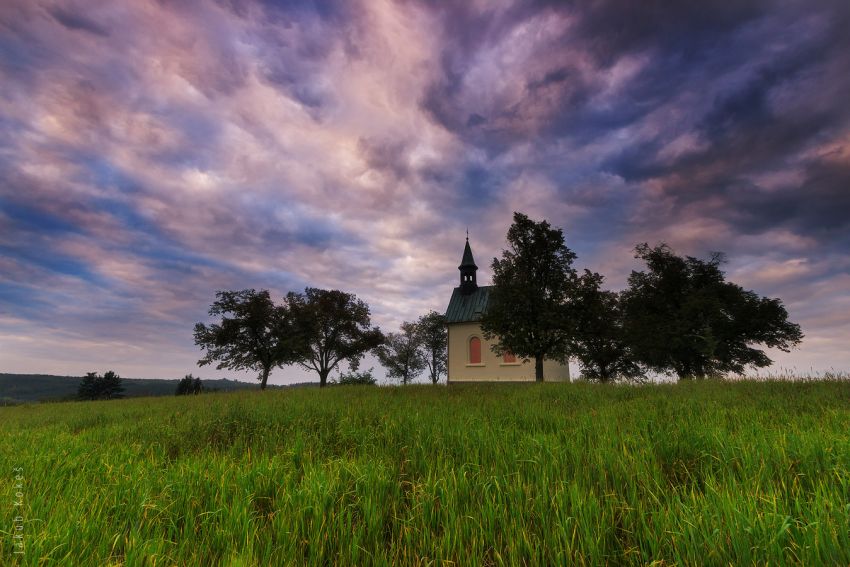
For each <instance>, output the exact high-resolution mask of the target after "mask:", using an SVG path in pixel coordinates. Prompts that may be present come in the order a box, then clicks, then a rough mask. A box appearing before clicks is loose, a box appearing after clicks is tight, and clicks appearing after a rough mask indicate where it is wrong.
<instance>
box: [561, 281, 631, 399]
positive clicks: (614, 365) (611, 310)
mask: <svg viewBox="0 0 850 567" xmlns="http://www.w3.org/2000/svg"><path fill="white" fill-rule="evenodd" d="M603 279H604V278H603V276H602V275H601V274H597V273H595V272H591V271H590V270H585V271H584V274H582V275H581V276H580V277H579V278H578V279H577V280H576V285H575V287H574V290H573V293H572V298H571V306H572V309H571V312H570V318H569V323H570V324H571V325H572V326H573V330H572V331H571V333H570V334H571V340H570V354H571V355H573V356H575V357H576V359H578V361H579V364H580V365H581V373H582V376H583V377H584V378H587V379H589V380H598V381H600V382H611V381H613V380H615V379H617V378H635V377H637V376H640V375H641V370H640V367H639V366H638V365H637V364H636V363H635V361H634V358H633V356H632V352H631V349H630V348H629V345H628V343H627V342H626V338H625V332H624V330H623V310H622V308H621V302H620V296H619V294H617V293H616V292H613V291H607V290H603V289H602V282H603Z"/></svg>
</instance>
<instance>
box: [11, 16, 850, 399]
mask: <svg viewBox="0 0 850 567" xmlns="http://www.w3.org/2000/svg"><path fill="white" fill-rule="evenodd" d="M848 29H850V3H848V2H847V1H846V0H834V1H820V0H805V1H802V0H801V1H756V0H753V1H742V2H729V1H728V0H703V1H701V2H681V1H679V0H675V1H674V0H671V1H660V0H654V1H648V2H622V1H618V0H596V1H593V2H568V1H561V2H545V1H539V2H514V1H510V0H504V1H501V0H497V1H489V0H488V1H479V0H470V1H463V2H438V1H424V0H423V1H417V0H404V1H383V0H368V1H357V0H345V1H340V2H332V1H321V0H317V1H315V2H307V1H295V0H290V1H278V2H261V1H259V0H257V1H252V0H246V1H239V0H220V1H216V2H213V1H208V2H201V1H193V0H173V1H171V0H169V1H165V0H162V1H153V0H150V1H141V0H140V1H134V0H126V1H121V2H114V1H97V0H81V1H75V0H56V1H42V0H5V1H4V2H1V3H0V101H2V102H0V372H19V373H49V374H62V375H81V374H82V373H84V372H88V371H99V372H102V371H105V370H108V369H113V370H115V371H117V372H119V374H121V375H122V376H125V377H162V378H178V377H181V376H183V375H184V374H187V373H190V372H192V373H194V374H195V375H196V376H198V375H200V376H203V377H210V378H212V377H221V376H229V377H231V378H239V379H243V380H253V379H254V375H253V373H250V372H245V373H237V372H230V371H225V372H222V371H215V370H214V369H211V368H210V367H205V368H201V369H199V368H198V367H197V365H196V363H197V360H198V359H199V358H200V357H201V353H200V351H199V350H198V348H197V347H196V346H195V345H194V344H193V340H192V328H193V325H194V324H195V323H196V322H198V321H208V320H209V319H208V316H207V310H208V309H209V305H210V303H211V302H212V301H213V300H214V298H215V292H216V291H217V290H222V289H244V288H256V289H269V290H271V291H272V293H273V295H274V296H275V297H280V296H282V295H283V294H285V293H286V292H287V291H290V290H296V291H298V290H303V289H304V288H305V287H306V286H311V287H320V288H335V289H343V290H345V291H349V292H352V293H355V294H356V295H357V296H358V297H359V298H361V299H363V300H364V301H366V302H367V303H368V304H369V305H370V307H371V311H372V318H373V322H374V323H375V324H378V325H380V326H381V328H382V329H384V330H386V331H391V330H395V329H397V327H398V325H399V324H400V323H401V322H402V321H405V320H414V319H416V318H417V317H419V316H420V315H422V314H424V313H425V312H427V311H429V310H432V309H433V310H436V311H444V310H445V308H446V306H447V303H448V299H449V297H450V295H451V290H452V288H453V287H454V286H456V285H458V280H459V276H458V271H457V266H458V264H459V263H460V258H461V254H462V251H463V244H464V238H465V235H466V230H467V229H468V230H469V239H470V243H471V245H472V249H473V252H474V254H475V258H476V261H477V263H478V265H479V268H480V269H479V272H478V276H479V284H487V283H489V279H490V275H491V270H490V264H491V262H492V259H493V257H495V256H497V255H499V254H500V251H501V250H502V249H503V248H504V246H505V233H506V231H507V229H508V227H509V225H510V223H511V217H512V214H513V212H514V211H521V212H524V213H526V214H527V215H529V216H530V217H531V218H533V219H535V220H543V219H545V220H547V221H549V222H550V223H551V224H552V225H554V226H557V227H560V228H562V229H563V231H564V234H565V237H566V242H567V245H568V246H569V247H570V248H571V249H572V250H574V251H575V252H576V253H577V254H578V260H577V262H576V266H577V267H578V268H582V269H583V268H590V269H593V270H594V271H598V272H600V273H602V274H604V275H605V276H606V285H607V286H608V287H609V288H610V289H622V288H623V287H625V285H626V280H627V277H628V274H629V273H630V271H631V270H634V269H640V267H641V265H640V264H639V263H638V261H637V260H635V259H634V257H633V249H634V246H635V245H636V244H638V243H641V242H648V243H650V244H655V243H659V242H662V241H663V242H666V243H668V244H669V245H670V246H671V247H672V248H673V249H674V250H675V251H676V252H678V253H680V254H688V255H693V256H698V257H707V256H708V254H710V253H711V252H713V251H722V252H724V253H725V254H726V255H727V257H728V263H727V264H726V266H725V270H726V273H727V277H728V279H729V280H731V281H734V282H735V283H738V284H740V285H742V286H744V287H745V288H747V289H753V290H755V291H756V292H758V293H759V294H762V295H766V296H770V297H779V298H781V299H782V300H783V302H784V304H785V305H786V307H787V309H788V312H789V315H790V318H791V320H793V321H795V322H797V323H799V324H800V325H801V326H802V329H803V332H804V333H805V338H804V340H803V343H802V344H801V346H800V347H799V348H798V349H796V350H794V351H792V352H791V353H789V354H785V353H781V352H780V353H771V356H772V357H773V358H774V359H775V361H776V363H775V365H774V366H773V367H771V368H770V369H768V372H783V371H788V370H791V371H795V372H798V373H812V372H814V373H818V372H824V371H829V370H831V369H832V370H842V371H847V370H850V348H848V345H850V104H848V100H850V98H848V97H850V33H847V30H848ZM774 355H775V356H774ZM763 372H764V371H763ZM303 380H316V377H315V376H312V375H308V374H306V373H302V372H299V371H297V370H295V369H291V368H289V369H283V370H277V371H275V372H274V373H273V374H272V378H271V380H270V382H271V383H287V382H293V381H303Z"/></svg>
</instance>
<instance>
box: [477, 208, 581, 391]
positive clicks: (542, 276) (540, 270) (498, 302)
mask: <svg viewBox="0 0 850 567" xmlns="http://www.w3.org/2000/svg"><path fill="white" fill-rule="evenodd" d="M507 240H508V248H507V250H503V251H502V258H501V259H498V258H494V259H493V264H492V268H493V289H492V290H491V292H490V302H489V305H488V307H487V312H486V313H485V314H484V316H483V318H482V320H481V329H482V331H483V333H484V336H485V337H486V338H487V339H488V340H492V339H495V340H496V343H495V344H494V345H493V350H494V351H495V352H496V353H497V354H503V353H504V352H506V351H510V352H512V353H513V354H514V355H516V356H517V357H520V358H525V359H533V360H534V362H535V379H536V380H537V381H538V382H541V381H543V360H544V358H554V359H563V358H564V357H565V355H566V349H567V346H568V340H569V338H570V332H571V329H572V327H570V325H569V324H567V323H565V319H566V318H568V317H569V314H568V311H569V301H570V292H571V290H572V288H573V286H574V285H575V279H576V271H575V269H574V268H573V267H572V263H573V261H574V260H575V258H576V255H575V253H573V251H572V250H570V249H569V248H567V246H566V245H565V244H564V235H563V232H562V231H561V230H560V229H557V228H552V227H551V226H550V225H549V223H548V222H546V221H541V222H535V221H533V220H531V219H529V218H528V217H527V216H526V215H524V214H522V213H514V222H513V224H512V225H511V227H510V228H509V229H508V235H507Z"/></svg>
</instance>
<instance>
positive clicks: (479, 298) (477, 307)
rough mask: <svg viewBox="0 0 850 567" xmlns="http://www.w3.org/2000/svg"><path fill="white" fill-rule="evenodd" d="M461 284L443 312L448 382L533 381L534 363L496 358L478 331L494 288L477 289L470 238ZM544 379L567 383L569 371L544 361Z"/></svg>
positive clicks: (500, 356) (508, 356) (509, 358)
mask: <svg viewBox="0 0 850 567" xmlns="http://www.w3.org/2000/svg"><path fill="white" fill-rule="evenodd" d="M458 270H460V285H459V286H458V287H456V288H454V291H453V292H452V298H451V300H450V301H449V306H448V308H447V309H446V323H447V324H448V331H449V364H448V378H447V381H448V383H452V382H533V381H534V361H533V360H530V361H526V362H523V361H522V360H520V359H518V358H517V357H515V356H513V355H512V354H510V353H506V354H504V355H497V354H496V353H494V352H493V351H492V350H491V348H490V347H491V346H492V345H493V341H488V340H486V339H485V338H484V334H483V333H482V332H481V323H480V321H481V316H482V315H483V314H484V313H485V312H486V311H487V302H488V300H489V298H490V290H491V289H492V287H493V286H489V285H487V286H479V285H478V283H477V280H476V272H477V271H478V266H476V265H475V260H474V259H473V257H472V249H471V248H470V247H469V238H467V239H466V246H465V247H464V249H463V258H462V259H461V262H460V266H458ZM543 376H544V379H545V380H546V381H547V382H550V381H551V382H568V381H569V380H570V368H569V366H567V365H565V364H561V363H559V362H556V361H554V360H544V361H543Z"/></svg>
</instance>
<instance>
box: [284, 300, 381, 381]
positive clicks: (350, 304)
mask: <svg viewBox="0 0 850 567" xmlns="http://www.w3.org/2000/svg"><path fill="white" fill-rule="evenodd" d="M286 303H287V306H288V309H289V310H290V312H291V313H292V315H293V317H294V318H295V320H296V321H297V324H298V329H299V333H300V334H301V336H302V337H303V339H304V341H305V343H306V349H304V350H303V352H302V354H301V356H300V358H299V359H298V363H299V364H300V365H301V366H302V367H303V368H305V369H307V370H314V371H315V372H316V373H317V374H318V375H319V385H320V386H321V387H325V386H326V385H327V382H328V375H329V374H330V373H331V371H332V370H333V369H334V368H337V367H338V366H339V364H340V362H343V361H345V362H347V363H348V365H349V367H350V369H351V370H357V368H358V365H359V363H360V360H361V359H362V358H363V356H364V355H365V354H366V353H367V352H369V351H370V350H372V349H374V348H375V347H377V346H378V345H380V344H382V343H383V342H384V336H383V334H382V333H381V331H380V330H379V329H378V328H377V327H372V326H371V320H370V317H369V306H368V305H366V303H365V302H363V301H362V300H360V299H357V296H355V295H354V294H351V293H345V292H343V291H339V290H324V289H316V288H311V287H308V288H307V289H305V290H304V293H303V294H302V293H295V292H290V293H288V294H287V296H286Z"/></svg>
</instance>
